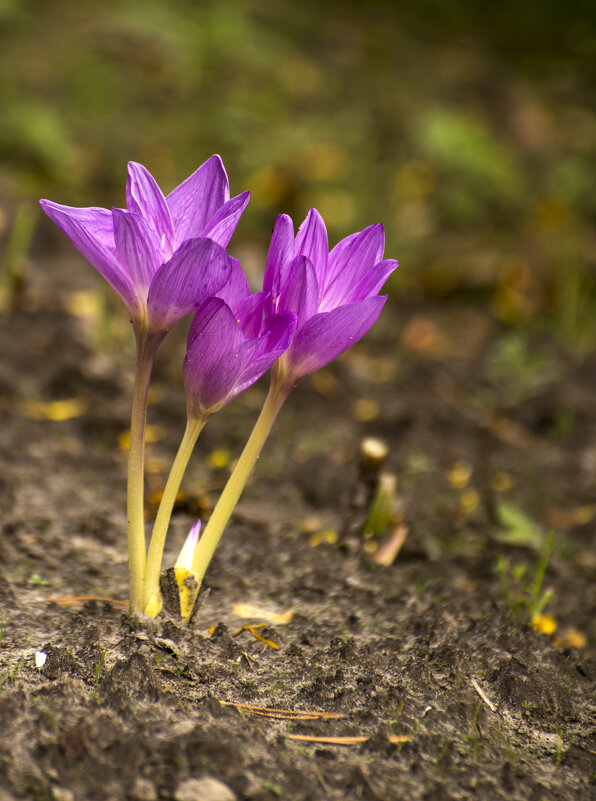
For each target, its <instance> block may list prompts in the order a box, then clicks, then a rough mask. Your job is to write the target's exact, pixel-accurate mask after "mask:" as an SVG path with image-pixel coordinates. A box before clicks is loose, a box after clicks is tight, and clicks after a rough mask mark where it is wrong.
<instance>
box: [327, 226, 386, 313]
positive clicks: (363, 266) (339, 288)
mask: <svg viewBox="0 0 596 801" xmlns="http://www.w3.org/2000/svg"><path fill="white" fill-rule="evenodd" d="M384 248H385V233H384V231H383V226H382V225H370V226H369V227H368V228H365V229H364V231H360V232H359V233H357V234H352V235H351V236H347V237H346V238H345V239H342V240H341V242H338V244H337V245H336V246H335V247H334V248H333V250H332V251H331V253H330V254H329V263H328V265H327V275H326V277H325V289H324V291H323V293H322V294H323V297H324V299H325V303H326V306H327V308H329V309H333V308H335V307H336V306H339V305H340V303H345V302H346V300H345V298H346V297H347V294H348V293H349V291H350V289H351V288H352V287H355V286H357V285H358V284H359V283H360V281H361V280H362V278H363V277H364V275H365V274H366V273H367V272H368V271H369V270H370V268H371V267H372V266H373V265H374V264H376V263H377V262H379V261H380V260H381V259H382V257H383V250H384Z"/></svg>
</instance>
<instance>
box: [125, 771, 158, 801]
mask: <svg viewBox="0 0 596 801" xmlns="http://www.w3.org/2000/svg"><path fill="white" fill-rule="evenodd" d="M130 797H131V798H132V799H134V801H157V787H156V786H155V785H154V784H153V782H152V781H150V779H146V778H145V777H144V776H137V778H136V779H135V783H134V785H133V788H132V791H131V793H130Z"/></svg>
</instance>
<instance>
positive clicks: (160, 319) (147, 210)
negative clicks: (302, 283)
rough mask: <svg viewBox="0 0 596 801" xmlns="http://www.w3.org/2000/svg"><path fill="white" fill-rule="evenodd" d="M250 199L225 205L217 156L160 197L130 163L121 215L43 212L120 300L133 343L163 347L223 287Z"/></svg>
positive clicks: (55, 208) (47, 204)
mask: <svg viewBox="0 0 596 801" xmlns="http://www.w3.org/2000/svg"><path fill="white" fill-rule="evenodd" d="M248 199H249V193H248V192H243V193H242V194H240V195H237V196H236V197H234V198H232V199H231V200H230V191H229V184H228V178H227V175H226V172H225V169H224V166H223V163H222V161H221V159H220V157H219V156H212V157H211V158H210V159H208V160H207V161H206V162H205V163H204V164H202V165H201V166H200V167H199V168H198V170H196V171H195V172H194V173H193V174H192V175H191V176H190V177H189V178H187V179H186V180H185V181H184V182H183V183H182V184H180V186H178V187H176V189H174V190H173V191H172V192H170V194H169V195H167V197H164V195H163V193H162V191H161V189H160V188H159V186H158V185H157V183H156V181H155V179H154V178H153V176H152V175H151V174H150V173H149V172H148V170H147V169H146V168H145V167H143V166H142V165H141V164H136V163H135V162H130V163H129V165H128V182H127V186H126V203H127V208H126V209H116V208H114V209H111V210H109V209H103V208H73V207H71V206H62V205H59V204H58V203H53V202H52V201H50V200H42V201H40V202H41V206H42V208H43V210H44V211H45V213H46V214H47V215H48V217H50V218H51V219H52V220H53V221H54V222H55V223H56V225H58V227H59V228H61V229H62V230H63V231H64V233H65V234H66V236H67V237H68V238H69V239H70V240H71V242H72V243H73V245H74V246H75V247H76V248H77V249H78V250H79V251H80V252H81V253H82V254H83V256H85V258H86V259H87V260H88V261H89V262H91V264H92V265H93V266H94V267H95V268H96V270H97V271H98V272H99V273H100V274H101V275H102V276H103V277H104V278H105V279H106V281H107V282H108V283H109V284H110V286H111V287H112V289H113V290H114V292H116V294H117V295H119V296H120V298H121V299H122V301H123V303H124V305H125V307H126V309H127V311H128V313H129V314H130V317H131V320H132V323H133V326H134V329H135V333H136V334H137V337H138V336H139V333H140V332H141V331H147V332H148V335H149V337H150V338H154V339H157V340H159V341H161V339H163V337H164V336H165V334H166V333H167V331H168V330H169V329H170V328H171V327H172V326H173V325H174V324H175V323H176V322H177V321H178V320H180V319H181V318H182V317H185V316H186V315H187V314H189V313H190V312H192V311H194V309H196V308H197V306H198V305H200V303H202V301H203V300H205V299H206V298H207V297H209V296H211V295H213V294H214V293H215V292H217V291H218V290H219V289H221V287H222V286H223V285H224V284H225V283H226V281H227V280H228V277H229V275H230V269H231V265H230V262H229V259H228V256H227V254H226V253H225V250H224V249H225V247H226V246H227V244H228V242H229V240H230V238H231V236H232V234H233V233H234V230H235V228H236V225H237V224H238V220H239V219H240V216H241V214H242V212H243V211H244V208H245V207H246V204H247V203H248Z"/></svg>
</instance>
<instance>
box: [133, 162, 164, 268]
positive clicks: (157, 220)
mask: <svg viewBox="0 0 596 801" xmlns="http://www.w3.org/2000/svg"><path fill="white" fill-rule="evenodd" d="M126 205H127V207H128V210H129V211H133V212H135V213H136V214H140V215H141V217H144V218H145V219H146V220H147V221H148V222H149V223H150V224H151V226H152V227H153V229H154V230H155V233H156V234H157V235H158V238H159V240H160V241H161V240H162V238H163V248H164V250H165V252H166V253H168V254H170V253H172V251H173V249H174V229H173V227H172V218H171V217H170V210H169V209H168V204H167V203H166V199H165V197H164V196H163V192H162V191H161V189H160V188H159V186H158V185H157V182H156V181H155V178H154V177H153V176H152V175H151V173H150V172H149V170H147V169H146V168H145V167H143V165H142V164H137V163H136V162H134V161H131V162H129V165H128V181H127V182H126Z"/></svg>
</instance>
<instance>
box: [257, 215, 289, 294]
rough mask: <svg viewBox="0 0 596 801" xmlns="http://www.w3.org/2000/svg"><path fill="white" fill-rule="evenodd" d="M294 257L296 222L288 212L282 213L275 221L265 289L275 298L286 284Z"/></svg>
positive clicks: (264, 282) (266, 270) (266, 267)
mask: <svg viewBox="0 0 596 801" xmlns="http://www.w3.org/2000/svg"><path fill="white" fill-rule="evenodd" d="M293 259H294V224H293V222H292V220H291V218H290V217H288V215H287V214H280V215H279V217H278V218H277V220H276V221H275V228H274V229H273V234H272V236H271V244H270V245H269V253H268V254H267V263H266V264H265V277H264V279H263V290H264V292H266V293H267V294H269V295H271V297H273V298H277V296H278V295H279V293H280V291H281V288H282V287H283V286H285V284H286V279H287V275H288V271H289V269H290V265H291V264H292V260H293Z"/></svg>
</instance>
